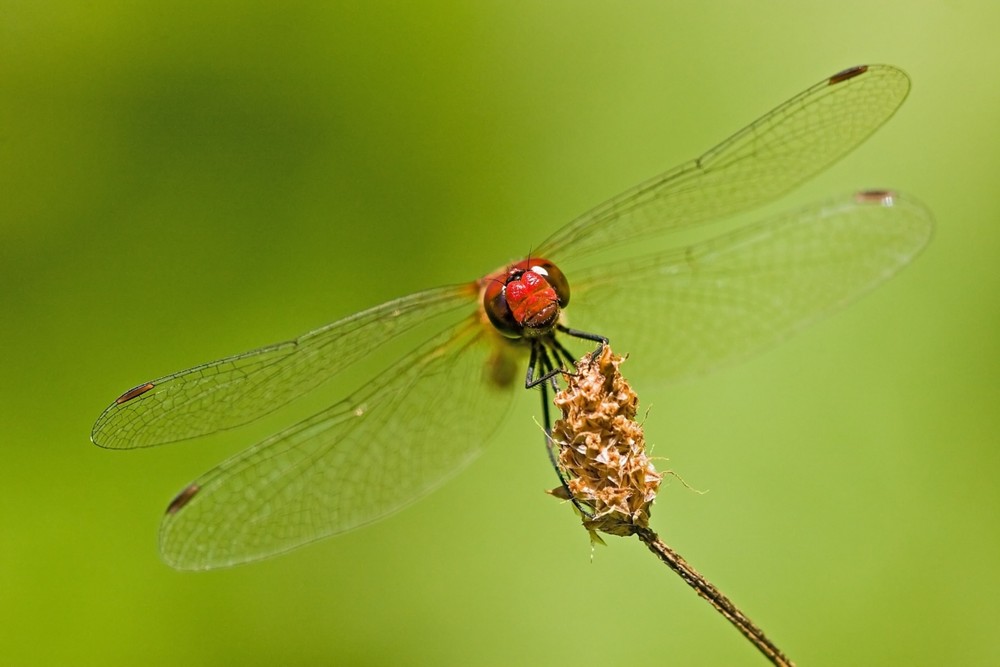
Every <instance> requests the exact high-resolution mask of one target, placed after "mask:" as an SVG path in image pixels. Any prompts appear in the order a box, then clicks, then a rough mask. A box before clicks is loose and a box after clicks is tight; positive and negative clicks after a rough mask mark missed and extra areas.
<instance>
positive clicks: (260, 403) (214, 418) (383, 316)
mask: <svg viewBox="0 0 1000 667" xmlns="http://www.w3.org/2000/svg"><path fill="white" fill-rule="evenodd" d="M477 294H478V291H477V289H476V287H475V286H474V285H457V286H452V287H442V288H438V289H433V290H427V291H424V292H418V293H417V294H411V295H410V296H407V297H403V298H401V299H396V300H395V301H388V302H386V303H383V304H382V305H380V306H376V307H374V308H370V309H368V310H365V311H362V312H360V313H357V314H355V315H352V316H350V317H347V318H344V319H342V320H339V321H337V322H334V323H332V324H328V325H326V326H324V327H322V328H320V329H316V330H315V331H311V332H309V333H307V334H304V335H303V336H300V337H299V338H296V339H295V340H291V341H287V342H284V343H277V344H275V345H269V346H267V347H262V348H260V349H257V350H253V351H252V352H247V353H244V354H239V355H236V356H232V357H227V358H225V359H220V360H219V361H213V362H211V363H208V364H203V365H201V366H195V367H194V368H190V369H188V370H185V371H181V372H179V373H174V374H173V375H167V376H165V377H162V378H158V379H156V380H152V381H150V382H147V383H145V384H142V385H139V386H138V387H135V388H134V389H130V390H129V391H127V392H125V393H124V394H122V395H121V396H120V397H119V398H118V399H117V400H116V401H115V402H114V403H112V404H111V405H110V406H108V408H107V409H105V410H104V412H103V413H101V416H100V417H98V419H97V422H96V423H95V424H94V428H93V430H92V431H91V435H90V437H91V440H93V441H94V443H95V444H97V445H100V446H101V447H107V448H111V449H128V448H134V447H148V446H152V445H159V444H163V443H167V442H174V441H177V440H185V439H188V438H195V437H198V436H201V435H206V434H208V433H214V432H216V431H220V430H223V429H227V428H232V427H234V426H239V425H240V424H245V423H247V422H249V421H252V420H254V419H256V418H258V417H261V416H263V415H265V414H267V413H269V412H271V411H273V410H275V409H277V408H279V407H281V406H282V405H285V404H286V403H288V402H289V401H291V400H293V399H295V398H297V397H299V396H301V395H302V394H304V393H306V392H308V391H310V390H312V389H315V388H316V387H317V386H319V385H320V384H321V383H322V382H324V381H325V380H327V379H329V378H330V377H331V376H333V375H335V374H336V373H338V372H340V371H342V370H343V369H344V368H346V367H348V366H350V365H351V364H353V363H354V362H356V361H357V360H358V359H360V358H362V357H363V356H365V355H366V354H368V353H369V352H371V351H372V350H373V349H375V348H377V347H379V346H380V345H382V344H383V343H385V342H386V341H388V340H391V339H392V338H394V337H396V336H398V335H399V334H401V333H403V332H405V331H407V330H409V329H411V328H413V327H414V326H416V325H418V324H420V323H422V322H425V321H427V320H429V319H431V318H434V317H436V316H438V315H442V314H444V313H447V312H449V311H453V310H456V309H460V308H463V307H464V308H465V309H467V310H468V309H471V308H474V307H475V303H476V297H477ZM464 314H465V313H464V312H463V315H464Z"/></svg>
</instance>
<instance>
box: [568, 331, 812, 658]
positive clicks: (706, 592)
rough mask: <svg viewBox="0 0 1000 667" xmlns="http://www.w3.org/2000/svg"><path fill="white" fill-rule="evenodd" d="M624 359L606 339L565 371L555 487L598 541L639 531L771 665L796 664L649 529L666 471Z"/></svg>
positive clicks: (640, 537) (652, 548)
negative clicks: (654, 451) (651, 444)
mask: <svg viewBox="0 0 1000 667" xmlns="http://www.w3.org/2000/svg"><path fill="white" fill-rule="evenodd" d="M622 361H624V359H623V358H622V357H619V356H616V355H615V354H614V353H613V352H612V351H611V348H610V346H608V345H605V346H604V347H603V349H602V350H601V351H600V353H599V354H597V355H595V356H593V357H592V356H590V355H588V356H587V357H585V358H584V359H582V360H580V361H579V362H577V368H576V373H575V374H567V387H566V389H564V390H563V391H560V392H559V393H558V394H557V395H556V397H555V404H556V406H557V407H558V408H559V409H560V411H561V412H562V418H561V419H559V420H557V421H556V423H555V424H554V425H553V428H552V436H551V438H552V440H551V442H552V446H553V447H556V448H558V465H559V467H560V474H561V477H562V478H563V480H564V485H563V486H561V487H559V488H557V489H554V490H552V491H551V492H550V493H552V494H553V495H555V496H557V497H560V498H564V499H567V500H572V501H573V504H574V506H575V507H576V509H577V510H578V511H579V512H580V514H581V515H582V516H583V525H584V527H585V528H586V529H587V530H588V531H590V534H591V536H592V538H594V539H597V540H600V538H599V537H598V536H597V533H598V532H602V533H607V534H610V535H618V536H621V537H627V536H629V535H635V536H637V537H638V538H639V539H640V540H642V542H643V543H644V544H645V545H646V546H647V547H648V548H649V550H650V551H652V552H653V553H654V554H656V556H657V557H658V558H659V559H660V560H661V561H662V562H663V563H665V564H666V565H667V567H669V568H670V569H671V570H673V571H674V572H675V573H677V574H678V575H680V577H681V579H683V580H684V581H685V582H686V583H687V584H688V585H689V586H691V587H692V588H693V589H694V590H695V591H696V592H697V593H698V595H700V596H701V597H703V598H704V599H705V600H707V601H708V602H709V603H710V604H711V605H712V606H713V607H715V608H716V610H718V611H719V613H721V614H722V615H723V616H725V617H726V618H727V619H728V620H729V622H730V623H732V624H733V625H734V626H735V627H736V629H737V630H739V631H740V633H742V634H743V636H745V637H746V638H747V639H749V640H750V641H751V642H752V643H753V644H754V646H756V647H757V649H758V650H760V652H761V653H763V654H764V655H765V656H766V657H767V658H768V659H769V660H770V661H771V662H772V663H773V664H775V665H781V666H787V667H793V663H792V662H791V661H790V660H789V659H788V658H786V657H785V656H784V654H782V652H781V651H780V650H779V649H778V647H777V646H775V645H774V644H773V643H772V642H771V641H770V640H769V639H768V638H767V637H766V636H765V635H764V633H763V631H761V629H760V628H758V627H757V626H756V625H754V623H753V622H752V621H750V619H749V618H747V617H746V616H745V615H744V614H743V612H741V611H740V610H739V609H738V608H737V607H736V605H734V604H733V603H732V602H731V601H730V600H729V598H727V597H726V596H725V595H723V594H722V593H721V592H720V591H719V590H718V589H717V588H716V587H715V586H713V585H712V584H711V583H710V582H709V581H708V580H707V579H705V578H704V577H703V576H701V574H700V573H698V571H697V570H695V569H694V568H693V567H691V566H690V565H689V564H688V563H687V562H686V561H685V560H684V559H683V558H681V557H680V555H679V554H678V553H677V552H675V551H674V550H673V549H671V548H670V547H669V546H667V545H666V544H665V543H664V542H663V541H662V540H661V539H660V537H659V536H658V535H657V534H656V533H655V532H654V531H653V530H652V529H651V528H650V527H649V514H650V508H651V506H652V504H653V501H654V500H655V499H656V493H657V491H658V490H659V488H660V481H661V479H662V474H661V473H659V472H657V471H656V468H654V467H653V463H652V461H651V460H650V458H649V455H648V454H647V452H646V440H645V436H644V435H643V430H642V425H641V424H640V423H639V422H637V421H635V416H636V411H637V408H638V404H639V398H638V396H637V395H636V393H635V392H634V391H633V390H632V388H631V386H629V384H628V382H627V381H626V380H625V378H624V377H623V376H622V374H621V372H620V371H619V366H620V365H621V363H622Z"/></svg>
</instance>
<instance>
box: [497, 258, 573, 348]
mask: <svg viewBox="0 0 1000 667" xmlns="http://www.w3.org/2000/svg"><path fill="white" fill-rule="evenodd" d="M568 303H569V282H567V280H566V276H564V275H563V273H562V271H560V270H559V268H558V267H557V266H556V265H555V264H553V263H552V262H550V261H548V260H546V259H526V260H523V261H520V262H518V263H517V264H514V265H512V266H510V267H507V268H506V269H504V270H503V271H500V272H498V274H496V275H494V276H492V277H491V278H490V281H489V283H488V284H487V286H486V290H485V292H484V294H483V308H484V309H485V310H486V315H487V316H488V317H489V318H490V322H491V323H492V324H493V326H494V327H496V329H497V331H499V332H500V333H501V334H503V335H504V336H506V337H508V338H533V337H537V336H542V335H544V334H547V333H548V332H550V331H552V329H553V327H555V325H556V323H557V322H558V321H559V314H560V313H561V312H562V309H563V308H565V307H566V305H567V304H568Z"/></svg>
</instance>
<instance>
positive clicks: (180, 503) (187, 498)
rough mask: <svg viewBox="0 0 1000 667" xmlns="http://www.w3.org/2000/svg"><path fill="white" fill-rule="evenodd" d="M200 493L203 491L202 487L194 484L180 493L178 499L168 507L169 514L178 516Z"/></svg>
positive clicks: (172, 501)
mask: <svg viewBox="0 0 1000 667" xmlns="http://www.w3.org/2000/svg"><path fill="white" fill-rule="evenodd" d="M199 491H201V487H200V486H198V485H197V484H192V485H190V486H189V487H187V488H186V489H184V490H183V491H181V492H180V493H178V494H177V497H176V498H174V499H173V500H171V501H170V504H169V505H167V514H177V513H178V512H180V511H181V509H183V507H184V506H185V505H187V504H188V503H189V502H191V499H192V498H194V497H195V495H197V493H198V492H199Z"/></svg>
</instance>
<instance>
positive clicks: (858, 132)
mask: <svg viewBox="0 0 1000 667" xmlns="http://www.w3.org/2000/svg"><path fill="white" fill-rule="evenodd" d="M849 72H850V73H853V72H858V73H856V74H853V75H852V76H847V74H848V73H849ZM909 90H910V81H909V78H908V77H907V76H906V74H905V73H904V72H902V71H901V70H898V69H896V68H894V67H891V66H888V65H870V66H867V67H866V68H855V70H847V71H845V72H842V73H840V74H838V75H835V76H833V77H830V78H829V79H824V80H823V81H821V82H819V83H818V84H816V85H815V86H813V87H812V88H809V89H808V90H806V91H805V92H803V93H801V94H800V95H797V96H796V97H793V98H792V99H791V100H789V101H787V102H785V103H784V104H782V105H781V106H779V107H778V108H777V109H774V110H773V111H771V112H770V113H768V114H766V115H765V116H763V117H762V118H760V119H759V120H757V121H756V122H754V123H753V124H751V125H749V126H748V127H746V128H744V129H743V130H741V131H740V132H738V133H736V134H735V135H733V136H732V137H730V138H729V139H727V140H726V141H724V142H722V143H721V144H719V145H718V146H716V147H715V148H713V149H712V150H710V151H708V152H707V153H705V154H704V155H702V156H701V157H700V158H698V159H697V160H692V161H691V162H688V163H687V164H683V165H681V166H680V167H677V168H675V169H672V170H670V171H668V172H666V173H664V174H661V175H660V176H657V177H655V178H653V179H651V180H649V181H646V182H645V183H642V184H640V185H638V186H636V187H635V188H633V189H631V190H627V191H626V192H624V193H622V194H621V195H619V196H618V197H615V198H614V199H611V200H609V201H607V202H605V203H604V204H602V205H600V206H598V207H597V208H595V209H594V210H592V211H590V212H589V213H587V214H585V215H583V216H581V217H580V218H578V219H576V220H574V221H573V222H571V223H570V224H568V225H566V226H565V227H563V228H562V229H560V230H559V231H557V232H556V233H555V234H553V235H552V236H551V237H550V238H549V239H548V240H546V241H545V243H543V244H542V246H541V247H540V248H538V250H537V254H538V255H539V256H542V257H548V258H549V259H552V260H556V261H559V260H560V259H561V256H562V255H563V254H565V255H567V256H572V258H573V259H576V258H577V257H581V256H585V255H587V254H589V253H591V252H593V251H596V250H600V249H603V248H606V247H608V246H610V245H615V244H618V243H622V242H628V241H635V240H637V239H642V238H645V237H649V236H652V235H656V234H662V233H664V232H667V231H670V230H673V229H679V228H681V227H686V226H690V225H695V224H698V223H701V222H706V221H709V220H712V219H715V218H718V217H721V216H725V215H728V214H732V213H736V212H738V211H743V210H747V209H750V208H753V207H756V206H759V205H761V204H764V203H765V202H767V201H770V200H772V199H774V198H776V197H778V196H779V195H781V194H783V193H785V192H787V191H789V190H791V189H792V188H794V187H795V186H797V185H799V184H801V183H803V182H805V181H806V180H808V179H809V178H811V177H812V176H814V175H815V174H817V173H818V172H820V171H822V170H823V169H826V168H827V167H828V166H830V165H831V164H832V163H834V162H836V161H837V160H838V159H840V158H841V157H843V156H844V155H845V154H847V153H848V152H850V151H851V150H853V149H854V148H855V147H857V146H858V145H859V144H861V143H862V142H863V141H864V140H865V139H867V138H868V137H869V136H870V135H871V134H872V132H874V131H875V130H876V129H878V128H879V127H880V126H881V125H882V124H883V123H885V122H886V121H887V120H889V118H890V117H892V115H893V113H895V111H896V109H897V108H899V105H900V104H902V103H903V100H904V99H906V95H907V93H908V92H909ZM563 268H564V270H565V268H566V267H563Z"/></svg>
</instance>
